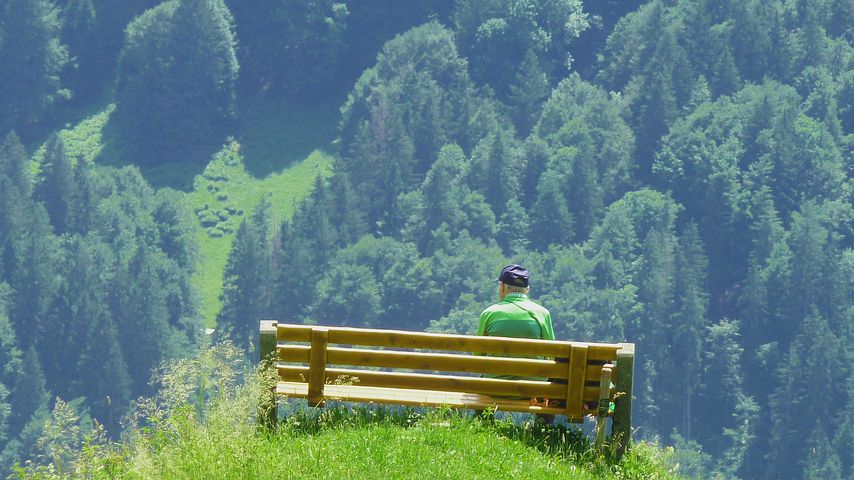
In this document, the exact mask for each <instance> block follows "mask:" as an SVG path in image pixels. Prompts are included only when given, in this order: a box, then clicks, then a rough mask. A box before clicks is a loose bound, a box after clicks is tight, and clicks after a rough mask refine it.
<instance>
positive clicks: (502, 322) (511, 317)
mask: <svg viewBox="0 0 854 480" xmlns="http://www.w3.org/2000/svg"><path fill="white" fill-rule="evenodd" d="M477 334H478V335H488V336H491V337H513V338H539V339H543V340H554V339H555V332H554V328H553V327H552V316H551V314H550V313H549V311H548V310H547V309H546V308H545V307H543V306H541V305H539V304H537V303H534V302H533V301H531V300H530V299H529V298H528V296H527V295H525V294H524V293H508V294H507V295H506V296H505V297H504V300H502V301H500V302H498V303H496V304H494V305H490V306H489V307H487V308H486V310H484V311H483V313H481V314H480V323H479V324H478V326H477Z"/></svg>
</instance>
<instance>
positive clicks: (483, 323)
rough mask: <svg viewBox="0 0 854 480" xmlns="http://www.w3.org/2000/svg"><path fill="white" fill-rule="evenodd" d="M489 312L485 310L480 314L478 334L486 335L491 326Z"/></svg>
mask: <svg viewBox="0 0 854 480" xmlns="http://www.w3.org/2000/svg"><path fill="white" fill-rule="evenodd" d="M489 316H490V315H489V310H488V309H487V310H484V311H483V312H481V313H480V321H478V323H477V334H478V335H486V328H487V326H489Z"/></svg>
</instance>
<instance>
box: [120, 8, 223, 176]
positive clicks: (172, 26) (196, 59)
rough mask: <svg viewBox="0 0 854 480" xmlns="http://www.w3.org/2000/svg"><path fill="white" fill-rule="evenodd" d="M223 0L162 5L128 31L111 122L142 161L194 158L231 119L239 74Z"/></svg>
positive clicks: (207, 148) (213, 142)
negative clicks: (140, 155) (114, 120)
mask: <svg viewBox="0 0 854 480" xmlns="http://www.w3.org/2000/svg"><path fill="white" fill-rule="evenodd" d="M233 30H234V26H233V18H232V16H231V13H230V12H229V11H228V9H227V8H226V6H225V4H224V3H223V1H222V0H181V1H171V2H165V3H163V4H161V5H159V6H157V7H155V8H153V9H151V10H148V11H147V12H145V13H144V14H143V15H140V16H139V17H138V18H137V19H135V20H134V21H133V22H132V23H131V24H130V25H128V28H127V34H126V38H125V45H124V47H123V48H122V53H121V55H120V57H119V64H118V67H117V71H118V82H117V86H116V97H117V98H116V99H117V109H116V112H115V115H116V121H117V122H118V124H119V125H120V126H121V132H122V135H123V139H124V141H125V142H126V143H127V144H128V145H129V146H131V149H130V150H127V151H126V152H125V153H126V154H127V153H133V152H137V153H136V154H137V155H139V153H140V152H141V151H143V149H144V150H145V152H146V156H145V157H138V158H136V160H137V161H138V162H139V163H164V162H176V161H184V162H186V161H187V157H189V159H190V160H194V161H199V160H202V159H205V156H201V158H200V155H199V154H198V151H200V150H201V151H202V152H210V151H211V149H212V148H215V147H216V146H218V145H219V144H220V142H221V141H222V138H223V132H224V131H225V129H226V128H227V127H228V126H229V122H231V121H233V118H234V113H235V112H234V108H235V83H236V81H237V72H238V69H239V66H238V63H237V56H236V54H235V50H234V45H235V38H234V31H233Z"/></svg>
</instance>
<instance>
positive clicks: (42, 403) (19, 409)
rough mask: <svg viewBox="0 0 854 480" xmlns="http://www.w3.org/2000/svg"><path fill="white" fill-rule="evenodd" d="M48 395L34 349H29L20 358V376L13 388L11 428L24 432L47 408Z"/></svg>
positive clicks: (42, 371) (42, 372)
mask: <svg viewBox="0 0 854 480" xmlns="http://www.w3.org/2000/svg"><path fill="white" fill-rule="evenodd" d="M49 400H50V393H49V390H48V388H47V382H46V380H45V375H44V370H43V369H42V367H41V363H40V362H39V357H38V354H36V349H35V347H30V348H29V350H27V351H25V352H24V354H23V357H22V367H21V376H20V377H19V381H18V383H17V384H15V386H14V395H13V396H12V403H13V405H14V409H13V411H12V426H13V427H14V428H15V431H16V432H19V431H24V430H26V427H27V425H28V424H29V423H30V422H32V421H33V419H34V418H36V417H38V414H39V412H40V411H42V410H43V409H45V408H46V407H47V404H48V401H49Z"/></svg>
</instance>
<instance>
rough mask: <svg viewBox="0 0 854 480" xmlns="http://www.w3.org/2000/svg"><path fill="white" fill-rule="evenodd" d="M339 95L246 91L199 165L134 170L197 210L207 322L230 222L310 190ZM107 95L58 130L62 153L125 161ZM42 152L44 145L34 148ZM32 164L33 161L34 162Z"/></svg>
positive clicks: (326, 168)
mask: <svg viewBox="0 0 854 480" xmlns="http://www.w3.org/2000/svg"><path fill="white" fill-rule="evenodd" d="M340 103H341V99H338V98H328V99H326V100H324V101H321V102H318V103H316V104H312V105H299V104H292V103H288V102H286V101H283V100H279V99H270V98H267V97H264V96H261V95H259V96H255V97H250V98H248V99H247V100H245V101H244V102H243V103H242V104H241V105H240V106H239V107H238V110H239V111H240V117H239V119H238V123H237V127H236V132H235V136H234V137H233V138H230V139H228V141H227V142H226V144H225V145H224V146H223V147H222V148H221V149H220V150H219V151H218V152H216V153H215V154H214V155H213V156H212V158H211V160H210V162H209V163H208V164H207V165H206V166H199V165H183V164H178V165H174V164H171V165H160V166H142V167H140V171H141V172H142V174H143V175H144V176H145V178H146V179H147V180H148V181H149V182H150V183H151V184H152V185H153V186H155V187H172V188H176V189H178V190H179V191H183V192H184V193H185V195H186V196H185V198H186V200H187V203H188V206H189V207H190V208H191V209H192V210H193V211H194V212H195V214H196V216H195V218H196V220H197V223H196V226H197V230H196V238H197V240H198V242H199V249H200V253H201V259H200V261H199V264H198V267H197V273H196V275H195V277H194V284H195V285H196V286H197V287H198V289H199V293H200V296H201V300H202V312H201V314H202V317H203V320H204V323H205V325H206V326H207V327H214V326H215V323H216V316H217V314H218V313H219V311H220V309H221V306H222V305H221V302H220V299H219V297H220V294H221V292H222V280H223V278H222V277H223V272H224V271H225V266H226V263H227V260H228V253H229V251H230V250H231V244H232V242H233V240H234V234H235V232H236V231H237V227H238V226H239V225H240V222H241V221H242V220H243V218H245V216H246V215H249V214H251V213H252V211H253V210H254V209H255V207H256V206H257V205H258V203H259V202H260V201H261V199H262V198H264V197H267V198H268V199H269V200H270V201H271V202H272V204H273V215H274V218H275V221H276V222H277V223H278V222H281V221H282V220H283V219H285V218H288V217H289V216H290V215H291V214H292V213H293V210H294V206H295V205H296V204H297V203H298V202H299V201H300V200H301V199H302V198H303V197H305V196H306V195H308V194H309V192H310V191H311V188H312V186H313V183H314V179H315V178H316V177H317V176H318V175H323V176H326V175H329V174H330V172H331V169H332V156H331V155H330V154H329V153H327V152H330V151H332V146H331V142H332V139H333V137H334V135H335V128H336V123H337V118H338V117H337V115H338V110H337V109H338V105H339V104H340ZM114 110H115V104H114V103H107V104H106V106H105V107H104V108H102V109H100V110H98V111H96V112H94V113H91V114H90V115H89V116H86V117H85V118H82V120H81V121H80V122H78V123H77V124H75V125H67V126H66V127H67V128H65V129H63V130H60V131H59V132H58V134H59V135H60V137H61V138H62V139H63V141H64V143H65V148H66V152H67V153H68V155H69V156H70V157H71V158H72V159H74V160H76V159H84V160H85V161H87V162H96V163H99V164H107V165H113V166H122V165H126V164H127V163H126V160H125V159H123V158H122V154H121V148H120V147H119V145H118V143H119V140H118V136H117V133H116V132H115V131H114V130H115V126H114V125H112V124H111V123H110V117H111V115H112V113H113V111H114ZM43 156H44V145H42V146H41V147H39V148H38V149H37V150H36V152H35V153H34V155H33V158H34V160H35V161H36V162H40V161H41V159H42V158H43ZM34 168H37V165H34Z"/></svg>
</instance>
